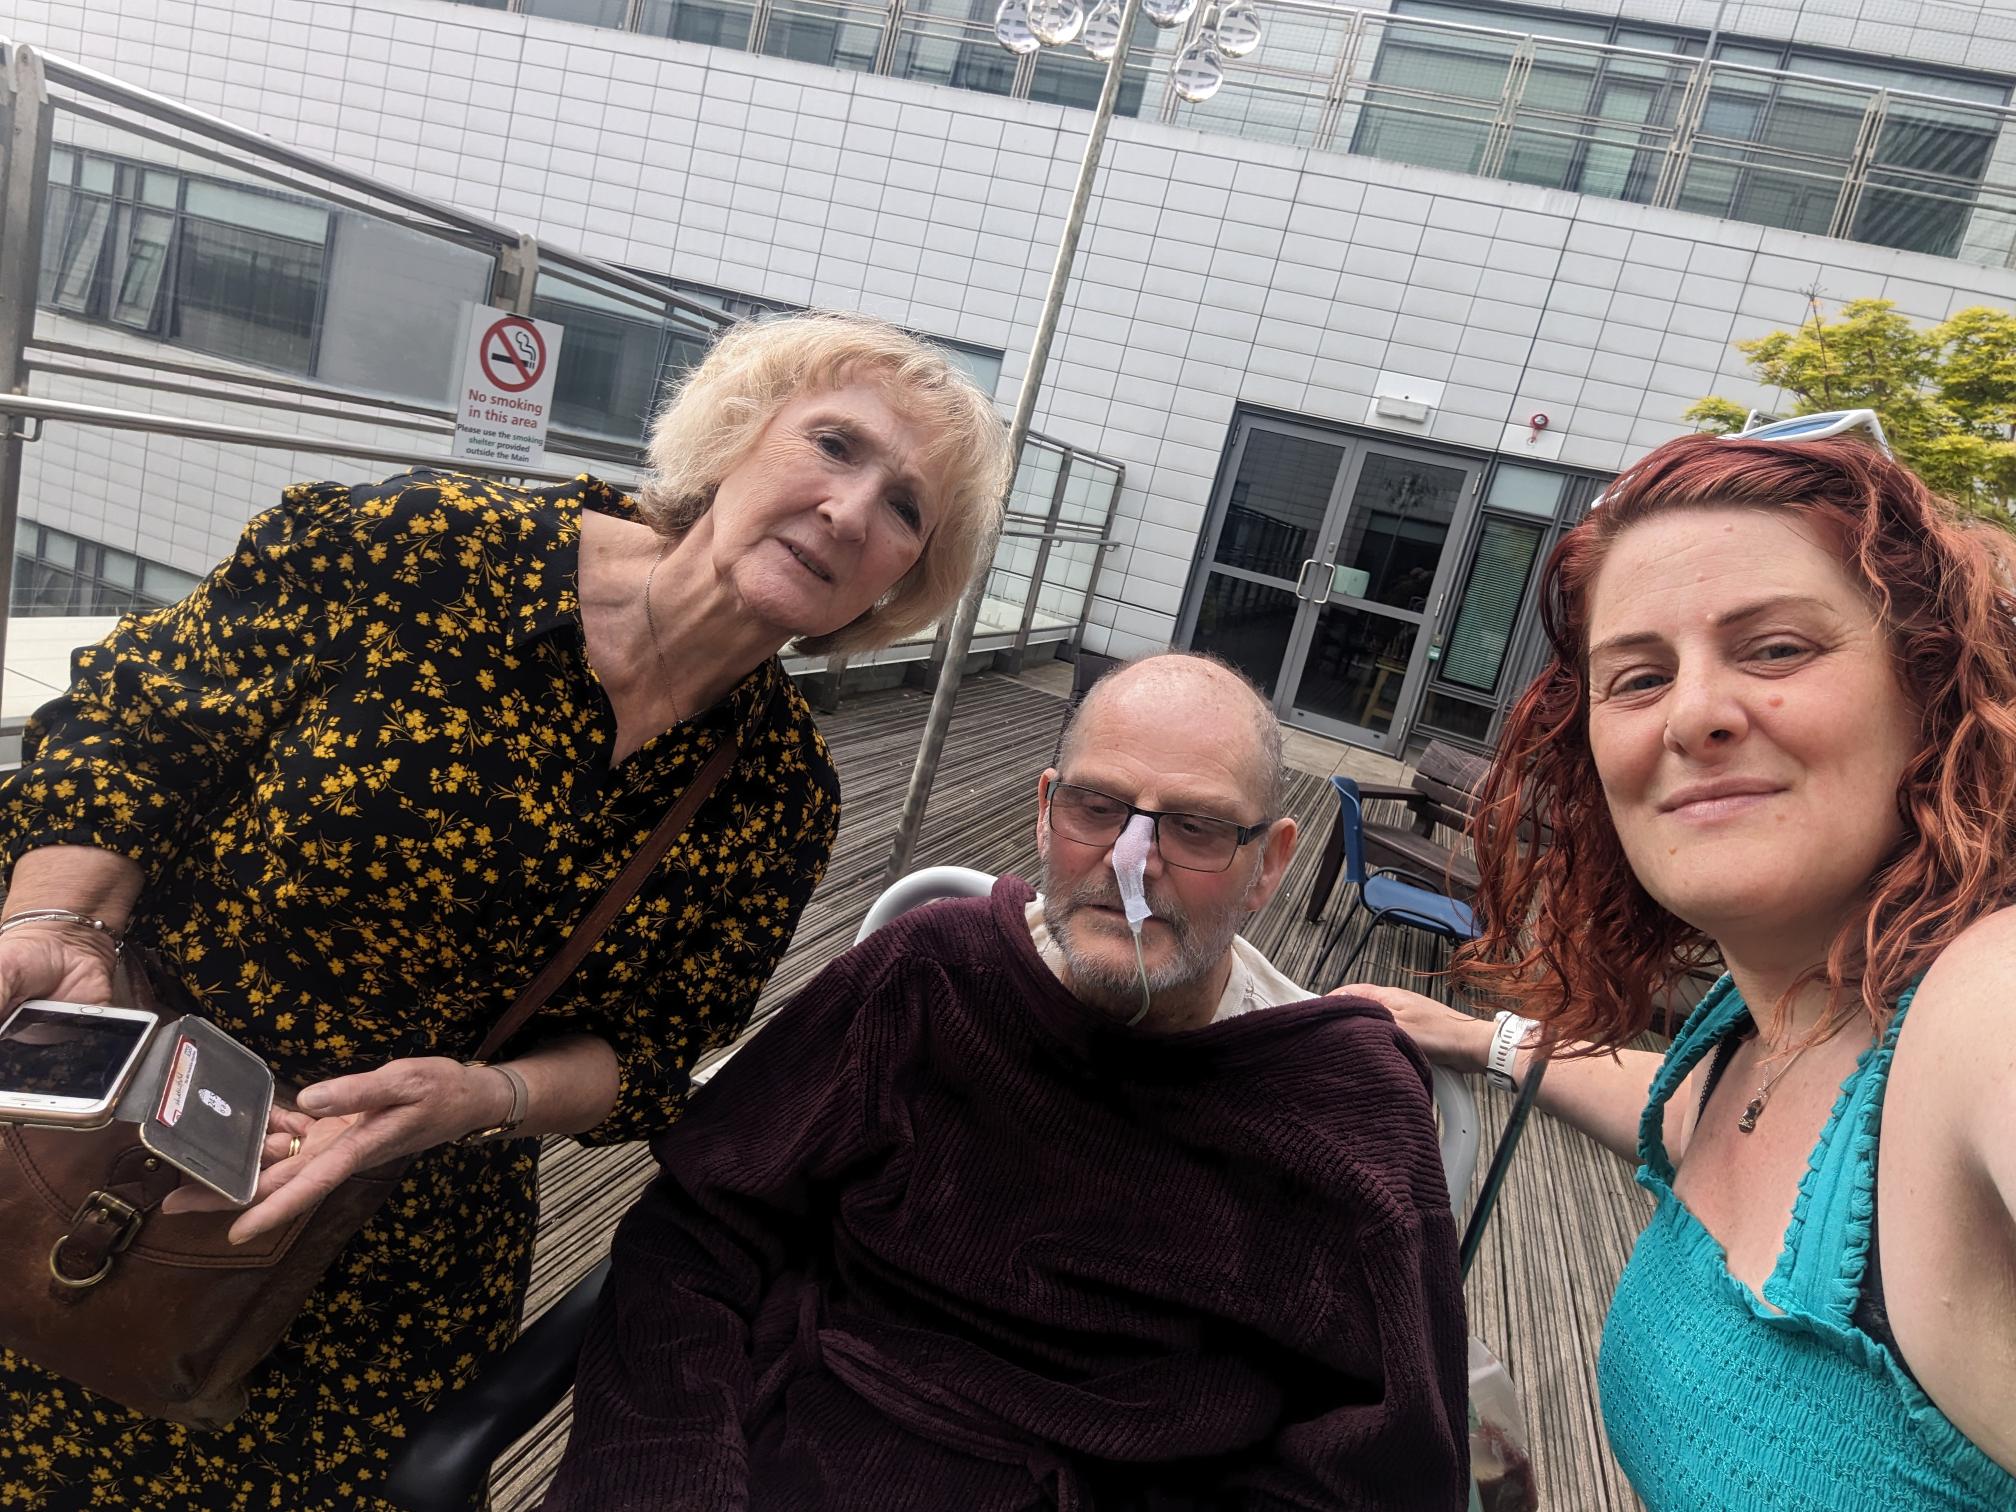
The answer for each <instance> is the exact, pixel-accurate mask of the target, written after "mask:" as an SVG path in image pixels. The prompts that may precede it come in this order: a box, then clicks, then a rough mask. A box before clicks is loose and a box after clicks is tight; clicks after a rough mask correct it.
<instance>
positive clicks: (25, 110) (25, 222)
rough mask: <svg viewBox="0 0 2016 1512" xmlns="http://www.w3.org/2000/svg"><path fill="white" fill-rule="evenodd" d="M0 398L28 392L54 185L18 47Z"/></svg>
mask: <svg viewBox="0 0 2016 1512" xmlns="http://www.w3.org/2000/svg"><path fill="white" fill-rule="evenodd" d="M0 106H4V110H0V122H4V124H5V127H6V132H7V140H6V144H5V148H4V152H5V157H4V159H0V165H4V172H0V394H25V393H27V391H28V367H27V355H28V338H29V337H30V336H32V335H33V334H34V331H35V286H36V284H37V282H38V281H39V280H40V279H41V276H42V211H43V205H44V202H45V200H46V199H47V190H48V182H49V123H50V116H51V113H52V112H51V106H50V104H49V90H48V86H47V84H46V83H45V82H44V80H43V77H42V60H41V59H40V58H38V57H36V55H35V51H34V49H33V48H28V47H19V46H16V47H14V48H12V49H10V50H9V52H8V53H7V56H6V63H5V70H4V74H0ZM24 445H25V442H24V440H23V437H22V435H21V422H20V421H19V420H17V419H16V417H14V416H12V415H6V416H0V665H4V664H5V662H6V656H7V617H8V615H9V613H11V611H12V609H13V593H14V532H15V527H16V523H17V522H18V521H19V519H20V517H21V452H22V448H23V446H24Z"/></svg>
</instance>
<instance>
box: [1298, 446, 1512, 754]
mask: <svg viewBox="0 0 2016 1512" xmlns="http://www.w3.org/2000/svg"><path fill="white" fill-rule="evenodd" d="M1354 453H1355V455H1354V456H1353V458H1352V464H1353V465H1352V467H1351V468H1350V470H1349V473H1348V476H1347V479H1346V482H1345V486H1344V488H1343V489H1342V491H1341V496H1340V498H1339V500H1338V503H1337V506H1336V509H1335V511H1334V512H1333V515H1332V518H1331V520H1330V521H1329V523H1328V528H1326V530H1325V531H1324V536H1325V540H1324V543H1323V544H1324V555H1323V557H1322V558H1321V559H1320V560H1319V561H1318V562H1317V564H1316V567H1315V571H1314V573H1313V575H1312V577H1311V579H1310V593H1309V601H1308V603H1307V605H1306V606H1305V609H1304V614H1303V625H1304V631H1303V637H1302V639H1301V640H1300V641H1299V643H1298V644H1296V645H1293V646H1291V647H1290V648H1289V652H1290V656H1291V659H1292V660H1293V662H1294V665H1295V676H1294V678H1293V679H1292V680H1291V681H1290V682H1289V683H1288V684H1287V686H1286V687H1285V688H1284V689H1283V691H1282V696H1281V707H1282V713H1283V717H1285V718H1286V719H1287V720H1288V721H1289V723H1291V724H1294V725H1296V726H1299V727H1301V728H1303V729H1309V730H1315V731H1317V732H1318V733H1320V734H1325V735H1334V736H1336V737H1337V738H1339V739H1340V740H1348V741H1350V742H1351V743H1352V744H1353V745H1362V746H1370V747H1372V748H1373V749H1375V750H1381V751H1386V752H1388V753H1389V754H1393V755H1398V754H1399V751H1400V746H1401V742H1402V740H1403V739H1404V738H1405V736H1406V732H1407V726H1408V724H1409V722H1410V719H1411V717H1412V715H1413V712H1414V705H1415V703H1416V702H1417V701H1418V700H1419V698H1420V692H1421V684H1422V682H1423V681H1424V680H1425V674H1426V671H1427V667H1428V648H1429V636H1428V634H1427V633H1426V629H1425V627H1426V626H1427V625H1428V623H1429V622H1430V621H1431V620H1432V619H1433V618H1434V616H1435V615H1436V613H1437V612H1439V610H1440V608H1441V604H1442V599H1443V596H1444V595H1445V594H1446V593H1447V591H1448V586H1449V584H1448V579H1449V578H1450V576H1451V572H1452V564H1451V560H1450V558H1451V557H1452V556H1453V555H1454V553H1452V552H1451V551H1450V550H1449V549H1448V548H1449V544H1450V542H1451V541H1452V540H1460V539H1461V533H1460V530H1459V529H1458V527H1459V525H1460V524H1461V523H1462V518H1463V515H1464V512H1465V510H1466V509H1467V508H1469V507H1470V503H1471V496H1472V494H1473V492H1474V491H1475V487H1476V483H1477V477H1478V473H1479V471H1480V470H1481V464H1479V463H1476V462H1472V461H1469V460H1467V459H1464V458H1458V457H1448V456H1438V455H1436V454H1434V453H1423V452H1415V451H1410V450H1405V449H1402V448H1400V447H1392V446H1385V445H1382V444H1380V443H1377V442H1361V443H1358V444H1357V445H1356V446H1355V447H1354Z"/></svg>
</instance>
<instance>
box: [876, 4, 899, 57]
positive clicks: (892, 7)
mask: <svg viewBox="0 0 2016 1512" xmlns="http://www.w3.org/2000/svg"><path fill="white" fill-rule="evenodd" d="M902 29H903V0H889V8H888V10H886V11H885V12H883V16H882V41H881V43H880V44H879V45H878V46H877V47H876V49H875V72H876V73H878V74H889V73H894V72H895V70H896V36H897V33H898V32H900V31H902Z"/></svg>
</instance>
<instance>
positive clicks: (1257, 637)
mask: <svg viewBox="0 0 2016 1512" xmlns="http://www.w3.org/2000/svg"><path fill="white" fill-rule="evenodd" d="M1237 446H1238V452H1237V455H1236V456H1235V457H1234V459H1233V465H1232V479H1231V482H1230V483H1229V484H1228V485H1227V487H1226V490H1225V493H1224V495H1223V497H1222V498H1221V500H1220V508H1219V510H1218V519H1217V526H1216V530H1215V532H1213V534H1212V535H1211V537H1210V552H1209V554H1208V555H1207V556H1206V558H1205V561H1204V569H1205V570H1204V573H1203V581H1202V583H1201V584H1200V585H1199V586H1198V587H1197V588H1196V589H1194V590H1193V597H1192V601H1191V604H1190V611H1189V613H1188V615H1187V616H1186V617H1185V623H1184V625H1182V626H1181V627H1180V629H1181V634H1180V635H1179V636H1178V640H1179V641H1180V643H1181V644H1183V645H1186V646H1191V647H1194V648H1195V649H1197V650H1200V651H1210V652H1212V653H1214V654H1215V655H1218V656H1222V657H1224V658H1225V660H1227V661H1229V662H1230V663H1232V665H1233V666H1235V667H1237V668H1238V669H1239V670H1240V671H1242V672H1244V673H1245V674H1246V675H1247V676H1248V677H1250V678H1252V679H1253V681H1254V682H1255V683H1257V684H1258V685H1259V686H1260V689H1261V691H1263V692H1264V693H1266V694H1267V696H1268V697H1269V698H1272V699H1274V700H1275V706H1276V708H1277V709H1278V708H1279V707H1280V697H1279V694H1280V689H1281V685H1282V681H1283V673H1284V672H1285V671H1286V670H1287V668H1288V651H1289V646H1290V645H1291V643H1293V642H1294V640H1295V638H1296V635H1297V632H1298V630H1299V629H1301V628H1302V611H1303V610H1304V609H1305V608H1306V607H1307V605H1308V603H1309V601H1310V600H1309V592H1308V583H1309V580H1310V578H1311V576H1312V575H1313V574H1314V572H1315V570H1316V559H1317V558H1318V557H1319V556H1320V555H1321V554H1322V548H1323V539H1322V537H1321V535H1320V534H1319V532H1321V530H1322V529H1323V525H1324V522H1325V521H1326V520H1328V519H1329V518H1330V515H1331V512H1332V506H1333V504H1334V502H1335V500H1336V497H1337V493H1338V490H1339V486H1340V485H1341V484H1342V482H1343V479H1344V470H1345V468H1344V465H1345V463H1346V461H1347V460H1348V459H1349V457H1350V444H1349V443H1348V442H1346V441H1343V440H1341V439H1339V438H1331V437H1324V436H1322V435H1321V434H1320V433H1317V432H1313V431H1310V432H1305V431H1300V430H1290V429H1288V428H1286V427H1281V426H1276V425H1271V424H1269V425H1261V424H1257V423H1254V422H1251V421H1249V422H1248V423H1247V424H1246V426H1245V428H1244V430H1243V431H1242V433H1241V434H1240V437H1239V440H1238V442H1237Z"/></svg>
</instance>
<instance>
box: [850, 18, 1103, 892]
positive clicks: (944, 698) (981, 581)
mask: <svg viewBox="0 0 2016 1512" xmlns="http://www.w3.org/2000/svg"><path fill="white" fill-rule="evenodd" d="M1140 14H1141V0H1127V3H1126V5H1125V6H1123V7H1122V9H1121V11H1120V37H1121V45H1120V46H1119V47H1118V48H1117V49H1116V50H1115V51H1114V53H1113V57H1112V60H1111V61H1110V62H1109V63H1107V65H1106V81H1105V83H1103V84H1102V85H1101V86H1100V88H1099V104H1098V107H1097V108H1096V109H1095V110H1094V111H1093V112H1092V124H1091V127H1090V128H1089V129H1088V130H1087V132H1086V134H1085V154H1084V156H1083V157H1082V158H1080V159H1079V163H1078V182H1077V185H1076V186H1075V187H1074V188H1073V190H1072V191H1071V210H1070V213H1069V214H1068V215H1067V216H1066V217H1065V220H1064V235H1063V237H1062V238H1061V239H1060V240H1059V242H1058V243H1057V260H1056V262H1055V264H1054V265H1053V266H1052V267H1051V269H1050V288H1049V291H1048V292H1047V293H1046V294H1045V296H1044V299H1043V314H1042V316H1041V318H1040V319H1038V321H1037V322H1036V337H1035V340H1033V341H1032V342H1031V343H1030V344H1029V365H1028V368H1027V369H1026V370H1025V371H1024V372H1023V374H1022V390H1021V392H1020V393H1019V394H1018V395H1017V396H1016V399H1015V419H1014V421H1013V422H1012V423H1011V424H1010V425H1009V427H1008V455H1009V456H1010V457H1011V458H1012V459H1013V465H1015V466H1020V465H1021V461H1022V446H1023V443H1024V442H1026V441H1027V440H1028V439H1029V427H1030V424H1031V422H1032V421H1033V420H1034V419H1035V417H1036V397H1037V395H1039V394H1040V393H1042V391H1043V372H1044V369H1045V368H1046V367H1047V366H1048V365H1049V362H1050V342H1051V338H1053V337H1054V336H1055V335H1056V334H1057V320H1058V317H1059V316H1060V315H1062V314H1063V312H1064V291H1065V289H1066V288H1067V287H1069V285H1070V282H1071V265H1072V263H1073V262H1074V261H1075V260H1076V259H1077V256H1078V235H1079V233H1080V232H1081V231H1083V230H1084V228H1085V210H1086V207H1087V206H1088V205H1090V204H1091V202H1092V181H1093V180H1094V179H1095V178H1097V177H1098V176H1099V159H1100V157H1101V155H1102V154H1103V153H1104V151H1105V148H1106V127H1107V126H1108V124H1110V123H1111V121H1112V119H1113V107H1114V105H1116V104H1117V103H1118V102H1119V99H1120V81H1121V79H1122V78H1123V77H1125V75H1126V72H1127V58H1128V53H1129V48H1128V47H1127V45H1126V44H1127V42H1128V41H1129V40H1130V39H1131V38H1132V37H1133V35H1134V18H1135V17H1136V16H1138V15H1140ZM1008 481H1009V487H1010V489H1011V490H1012V489H1013V487H1014V478H1013V477H1012V476H1011V477H1010V478H1009V480H1008ZM999 534H1000V532H999V531H994V532H990V534H989V538H988V545H987V550H986V551H985V552H983V553H982V554H981V557H980V570H979V573H978V575H977V576H976V577H975V578H974V581H973V585H972V586H971V587H970V588H968V589H967V590H966V596H965V597H964V598H962V599H960V600H959V609H958V612H957V614H956V615H955V616H954V618H953V621H952V627H951V635H950V643H949V644H948V645H947V647H946V656H945V664H944V666H943V667H942V668H940V670H939V673H938V687H937V690H936V691H935V692H934V693H933V694H932V695H931V712H930V714H929V715H928V716H927V717H926V718H925V721H924V739H923V741H922V743H921V744H920V745H919V747H918V750H917V764H916V766H915V767H913V768H912V769H911V772H910V787H909V790H908V791H907V792H905V793H904V795H903V819H902V822H901V823H900V824H899V825H898V826H897V828H896V843H895V844H894V846H892V847H891V849H890V853H889V870H888V877H889V880H890V881H892V882H893V881H894V880H896V878H898V877H900V876H902V875H903V874H904V873H905V872H907V871H909V870H910V861H911V858H912V857H913V856H915V855H916V853H917V840H918V836H919V835H920V834H921V833H922V832H923V829H924V809H925V807H926V805H927V804H929V802H930V800H931V784H932V782H933V780H935V779H936V777H937V775H938V757H939V755H940V754H941V753H942V752H943V751H944V749H945V731H946V730H947V729H948V728H949V727H950V725H951V723H952V705H953V703H954V701H955V700H956V699H957V698H958V696H959V674H960V670H961V668H962V667H963V665H964V663H965V661H966V648H967V647H968V646H969V645H971V644H972V642H973V626H974V625H975V624H976V623H978V621H979V619H980V600H981V598H982V597H983V596H984V595H985V594H986V592H987V577H988V574H989V572H991V571H992V567H993V561H994V549H993V547H994V539H995V537H997V536H998V535H999Z"/></svg>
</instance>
